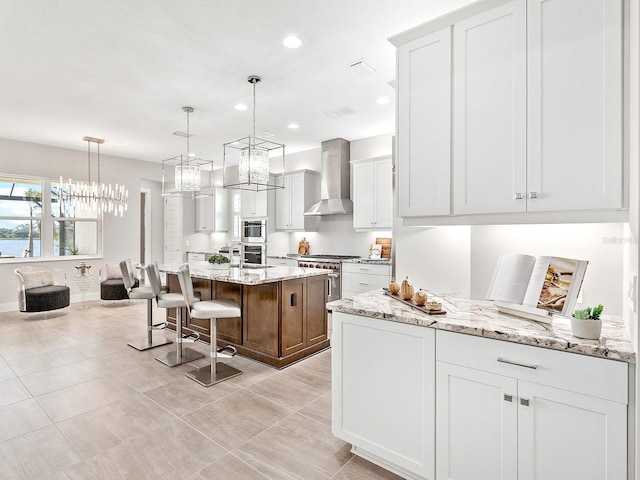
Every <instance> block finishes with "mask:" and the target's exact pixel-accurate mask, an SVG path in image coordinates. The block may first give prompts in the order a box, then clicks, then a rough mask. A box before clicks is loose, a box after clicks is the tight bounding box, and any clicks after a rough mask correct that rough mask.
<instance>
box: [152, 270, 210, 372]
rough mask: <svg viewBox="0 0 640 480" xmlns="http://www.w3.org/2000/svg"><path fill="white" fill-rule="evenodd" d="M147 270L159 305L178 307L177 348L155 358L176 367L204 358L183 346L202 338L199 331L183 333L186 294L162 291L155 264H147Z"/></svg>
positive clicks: (162, 306)
mask: <svg viewBox="0 0 640 480" xmlns="http://www.w3.org/2000/svg"><path fill="white" fill-rule="evenodd" d="M145 270H146V272H147V278H148V279H149V283H150V284H151V290H152V291H153V295H154V297H155V299H156V303H157V305H158V307H160V308H175V309H176V350H175V351H174V352H167V353H165V354H164V355H160V356H157V357H155V359H156V360H158V361H159V362H162V363H164V364H165V365H167V366H168V367H175V366H176V365H182V364H183V363H189V362H192V361H194V360H198V359H199V358H204V355H203V354H202V353H200V352H197V351H195V350H193V349H192V348H182V344H183V343H187V342H191V343H193V342H196V341H198V339H199V338H200V335H198V334H197V333H193V334H191V335H186V336H183V335H182V308H183V307H186V306H187V303H186V301H185V298H184V296H183V295H181V294H179V293H166V292H163V291H162V283H161V282H160V275H159V274H158V272H157V270H156V268H155V267H154V265H153V264H151V265H147V266H146V268H145Z"/></svg>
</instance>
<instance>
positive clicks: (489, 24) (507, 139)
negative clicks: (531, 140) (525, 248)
mask: <svg viewBox="0 0 640 480" xmlns="http://www.w3.org/2000/svg"><path fill="white" fill-rule="evenodd" d="M453 32H454V40H453V44H454V50H453V58H454V66H453V72H454V73H453V141H454V143H453V151H454V158H453V171H454V178H453V191H454V213H455V214H463V213H494V212H521V211H522V212H523V211H525V210H526V202H525V201H524V196H525V192H526V183H527V182H526V171H525V170H526V147H527V145H526V128H527V125H526V94H527V91H526V73H527V63H526V62H527V57H526V46H527V45H526V41H527V37H526V3H525V1H524V0H515V1H512V2H509V3H507V4H505V5H502V6H500V7H497V8H493V9H491V10H489V11H487V12H484V13H482V14H479V15H475V16H472V17H471V18H468V19H466V20H463V21H460V22H457V23H456V24H455V25H454V27H453ZM517 192H519V193H517ZM514 194H515V195H519V196H520V200H521V201H516V200H514Z"/></svg>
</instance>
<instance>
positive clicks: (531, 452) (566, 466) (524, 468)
mask: <svg viewBox="0 0 640 480" xmlns="http://www.w3.org/2000/svg"><path fill="white" fill-rule="evenodd" d="M518 393H519V397H520V398H519V401H518V480H534V479H536V480H543V479H544V480H564V479H567V478H579V479H580V480H626V478H627V448H626V445H627V406H626V405H623V404H621V403H617V402H612V401H610V400H603V399H600V398H595V397H592V396H588V395H581V394H578V393H573V392H569V391H566V390H560V389H557V388H552V387H547V386H544V385H539V384H535V383H529V382H526V381H520V382H519V383H518ZM456 478H457V477H456ZM487 478H488V477H487Z"/></svg>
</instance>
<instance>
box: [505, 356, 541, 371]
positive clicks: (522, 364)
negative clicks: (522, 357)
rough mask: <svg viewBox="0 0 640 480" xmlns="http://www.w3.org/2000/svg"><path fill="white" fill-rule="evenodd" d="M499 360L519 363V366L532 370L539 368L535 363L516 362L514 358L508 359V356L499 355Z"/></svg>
mask: <svg viewBox="0 0 640 480" xmlns="http://www.w3.org/2000/svg"><path fill="white" fill-rule="evenodd" d="M497 360H498V361H499V362H500V363H508V364H509V365H517V366H518V367H524V368H530V369H532V370H535V369H536V368H538V366H537V365H534V364H533V363H522V362H514V361H513V360H507V359H506V358H502V357H498V359H497Z"/></svg>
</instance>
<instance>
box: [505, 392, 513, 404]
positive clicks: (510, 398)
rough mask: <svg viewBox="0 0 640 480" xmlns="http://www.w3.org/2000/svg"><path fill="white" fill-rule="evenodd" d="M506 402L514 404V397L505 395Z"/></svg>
mask: <svg viewBox="0 0 640 480" xmlns="http://www.w3.org/2000/svg"><path fill="white" fill-rule="evenodd" d="M504 400H505V401H506V402H513V395H509V394H507V393H505V394H504Z"/></svg>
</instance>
